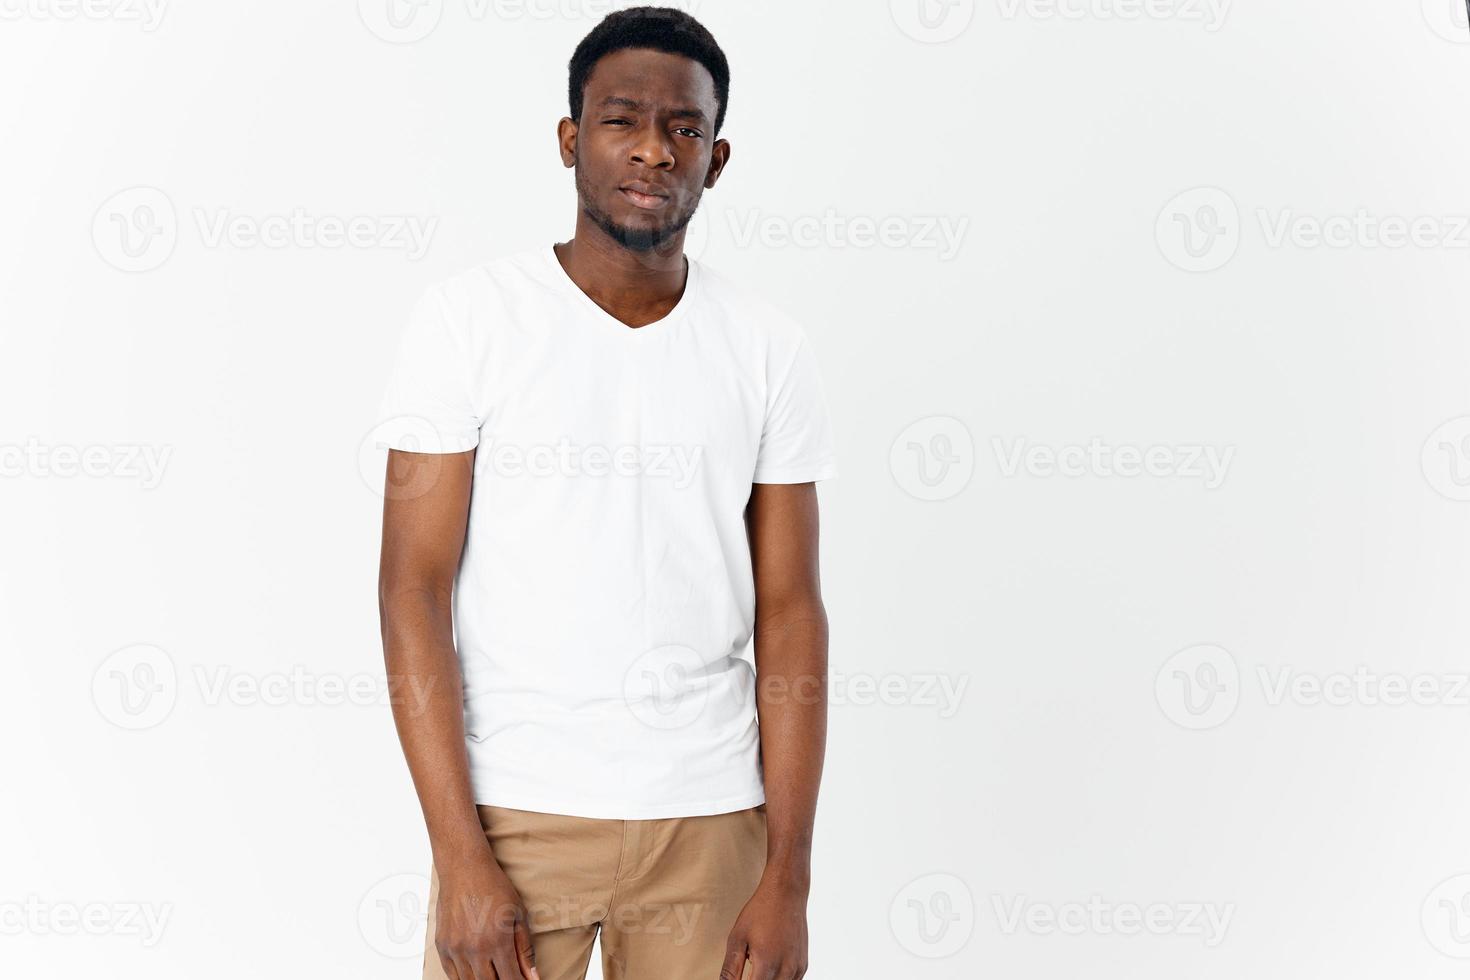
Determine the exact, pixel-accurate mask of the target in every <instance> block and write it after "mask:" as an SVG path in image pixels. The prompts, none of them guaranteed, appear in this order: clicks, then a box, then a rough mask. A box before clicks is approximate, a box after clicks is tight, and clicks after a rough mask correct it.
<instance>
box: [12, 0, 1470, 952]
mask: <svg viewBox="0 0 1470 980" xmlns="http://www.w3.org/2000/svg"><path fill="white" fill-rule="evenodd" d="M393 2H394V3H396V4H398V5H397V6H395V7H390V6H389V5H388V4H389V0H362V3H360V4H354V3H352V2H327V0H292V2H286V0H257V2H252V3H249V4H223V3H209V2H205V0H0V79H3V82H4V91H5V93H6V97H5V98H4V99H3V100H0V132H3V134H4V149H3V153H0V168H3V177H4V181H3V189H0V317H3V349H0V363H3V369H4V382H3V386H0V466H3V479H0V501H3V506H0V542H3V543H0V554H3V556H4V557H3V564H0V576H3V577H0V587H3V594H0V642H3V648H4V678H3V684H0V690H3V695H0V697H3V699H4V700H3V705H4V707H3V711H0V738H3V744H4V754H3V759H4V761H3V763H0V764H3V766H4V774H3V778H4V786H5V791H6V792H5V797H6V800H5V803H4V805H3V806H0V973H3V974H4V975H5V976H7V977H8V976H14V977H39V976H59V977H68V978H70V977H77V978H81V977H116V978H150V980H152V978H160V977H165V978H185V977H206V976H207V977H211V978H250V980H257V978H260V977H283V978H284V977H291V978H295V977H315V976H323V977H349V976H350V977H362V978H369V977H371V978H384V980H386V978H407V977H414V976H417V969H418V966H417V961H418V956H419V950H420V948H421V946H420V944H421V942H422V935H421V934H422V928H423V925H422V915H423V911H424V909H423V901H424V898H425V893H426V891H427V881H426V879H425V877H424V875H425V874H426V872H427V862H428V857H429V851H428V844H427V839H426V836H425V834H424V830H423V826H422V822H421V819H420V815H419V812H418V808H417V803H416V801H415V799H414V796H413V793H412V788H411V786H410V783H409V779H408V775H407V770H406V767H405V765H404V764H403V761H402V757H401V755H400V753H399V749H398V746H397V742H396V739H395V735H394V732H393V728H392V725H391V720H390V717H389V711H388V708H387V707H386V705H385V703H384V698H383V693H384V691H383V683H382V680H381V672H382V666H381V652H380V647H379V642H378V633H377V610H376V601H375V592H374V589H375V577H376V555H377V547H378V522H379V513H380V500H379V497H378V495H377V492H376V490H375V485H376V483H377V482H378V480H379V479H380V472H381V470H380V467H381V465H382V461H381V457H380V456H378V455H377V454H375V453H374V452H372V451H371V450H370V449H369V450H366V451H364V450H362V448H361V447H362V444H363V440H364V437H365V436H366V435H367V434H368V432H369V430H370V428H371V427H372V426H373V424H374V423H375V422H376V421H377V420H376V419H375V418H374V413H375V411H376V408H377V399H378V396H379V393H380V391H381V388H382V384H383V382H384V379H385V377H386V372H387V367H388V359H389V357H390V355H391V353H392V345H393V342H394V340H395V338H396V336H397V333H398V331H399V329H400V328H401V324H402V322H403V317H404V316H405V314H406V313H407V310H408V307H409V304H410V303H411V302H412V300H413V298H414V297H415V296H416V295H417V294H418V292H419V291H420V290H421V289H422V287H423V286H424V285H426V284H427V283H429V282H432V281H434V280H436V279H440V278H443V277H445V276H447V275H450V274H452V273H454V272H457V271H459V270H461V269H464V268H466V267H468V266H471V265H473V264H475V263H477V262H480V261H483V260H485V259H488V258H492V257H495V256H497V255H502V254H505V253H508V252H510V251H514V250H517V249H520V248H524V247H527V246H529V245H532V244H536V243H545V242H548V241H551V240H553V239H564V238H565V237H567V236H568V235H569V234H570V231H571V226H572V219H573V217H574V203H573V199H572V183H571V176H570V174H569V172H567V171H564V170H562V169H561V167H560V164H559V161H558V160H557V156H556V152H555V144H554V128H555V123H556V120H557V118H558V117H559V116H560V115H561V114H562V113H563V112H564V111H565V110H564V101H565V94H564V93H565V85H566V83H565V64H566V60H567V58H568V57H569V55H570V53H571V50H572V48H573V47H574V45H575V44H576V42H577V40H578V39H579V38H580V37H581V36H582V35H583V34H584V33H585V32H586V31H587V30H589V29H590V28H591V27H592V26H593V24H594V23H595V22H596V21H597V20H598V19H599V18H600V16H601V15H602V14H603V13H605V12H606V10H607V9H608V5H607V4H606V3H599V2H597V0H418V5H417V6H414V5H413V4H412V3H407V2H405V0H393ZM921 4H922V5H921ZM690 9H692V10H693V12H694V13H696V14H697V15H698V16H699V17H700V18H701V19H702V20H703V21H704V22H705V23H706V24H707V25H708V26H709V27H710V28H711V30H712V31H713V32H714V33H715V35H716V37H717V38H719V40H720V41H721V43H722V45H723V46H724V47H725V49H726V51H727V52H728V54H729V56H730V60H731V63H732V66H733V75H734V81H733V89H732V96H731V106H730V115H729V121H728V124H727V128H726V132H725V135H727V136H728V137H729V138H730V140H731V141H732V143H733V145H734V153H733V158H732V161H731V164H730V166H729V168H728V170H727V171H726V175H725V178H724V179H723V181H722V182H721V184H720V186H719V187H718V188H717V190H716V191H714V192H712V193H711V194H709V195H707V197H706V203H705V207H704V209H703V211H702V212H701V215H700V217H699V218H698V219H697V221H696V225H695V234H694V236H693V237H692V239H691V251H692V252H694V253H695V254H697V255H698V256H699V257H700V258H701V259H703V260H704V261H706V262H707V263H709V264H710V265H712V266H714V267H716V268H720V269H722V270H724V271H725V272H727V273H729V274H731V275H732V276H735V277H737V278H739V279H741V280H743V281H746V282H748V283H750V284H751V285H754V286H756V287H757V288H758V289H759V290H760V291H762V292H764V293H765V294H766V295H768V296H770V297H771V298H772V299H774V300H775V301H776V302H777V303H778V304H780V305H783V306H785V307H786V308H787V309H789V310H790V311H791V312H793V313H794V314H796V315H797V316H798V317H799V318H800V319H802V320H803V321H804V322H805V323H806V324H807V327H808V332H809V335H810V337H811V339H812V341H813V346H814V347H815V348H816V350H817V353H818V356H819V359H820V361H821V363H822V365H823V368H824V371H825V374H826V377H827V388H828V394H829V398H830V401H831V403H832V409H833V414H834V418H835V421H836V425H837V428H838V432H839V439H840V452H841V465H842V469H843V475H842V476H841V478H839V479H838V480H836V481H834V482H832V483H830V484H825V485H824V486H823V487H822V490H821V494H822V500H823V506H824V513H823V518H824V542H823V550H824V577H825V588H826V595H827V600H828V606H829V612H830V614H831V619H832V624H833V630H832V636H833V645H832V670H833V700H834V704H833V711H832V722H831V728H832V731H831V747H830V752H829V759H828V770H827V776H826V780H825V783H824V791H823V796H822V804H821V810H820V814H819V821H818V840H817V850H816V857H815V864H816V867H815V883H814V887H813V893H812V903H811V924H812V964H813V966H812V971H811V974H810V975H811V976H812V977H814V978H836V977H862V978H867V977H873V978H877V977H918V978H933V980H941V978H944V980H948V978H964V980H970V978H974V977H977V976H985V977H1002V978H1054V977H1089V978H1093V977H1097V978H1120V980H1121V978H1127V980H1138V978H1170V980H1174V978H1180V977H1189V978H1192V980H1213V978H1242V977H1251V978H1258V977H1282V978H1301V977H1317V976H1321V977H1329V976H1330V977H1334V978H1343V977H1353V978H1356V977H1410V976H1412V977H1415V978H1421V980H1432V978H1439V977H1460V976H1463V975H1464V970H1465V966H1466V964H1465V962H1464V960H1465V959H1466V958H1470V839H1467V833H1466V831H1467V827H1470V812H1467V811H1470V781H1467V779H1466V776H1467V774H1470V773H1467V764H1466V761H1465V760H1466V753H1465V751H1464V746H1465V740H1466V737H1467V734H1470V686H1467V683H1466V679H1467V676H1470V649H1467V638H1466V629H1465V623H1466V606H1465V599H1466V596H1467V586H1470V548H1467V547H1466V545H1467V541H1470V384H1467V369H1470V342H1467V333H1466V326H1467V310H1470V289H1467V282H1466V271H1467V259H1470V188H1467V181H1466V169H1467V157H1470V130H1467V127H1466V125H1465V122H1464V120H1465V107H1466V104H1467V96H1470V83H1467V78H1470V71H1467V62H1470V30H1467V27H1466V23H1465V11H1464V9H1463V6H1462V5H1461V4H1460V3H1459V2H1458V0H1425V2H1424V3H1423V4H1422V5H1421V3H1420V0H1398V2H1395V3H1382V2H1377V0H1374V2H1370V0H1351V2H1327V0H1317V2H1306V0H1287V2H1277V3H1266V2H1259V0H1258V2H1253V3H1238V4H1237V3H1232V2H1229V0H893V2H892V4H891V5H890V4H888V3H886V2H884V0H863V2H858V3H852V2H845V3H838V2H836V0H828V2H822V3H816V2H812V3H777V2H775V0H741V2H738V3H736V2H734V0H700V2H699V3H698V5H697V6H693V7H691V8H690ZM364 473H365V474H366V479H365V478H364ZM416 929H417V931H416ZM594 970H595V967H594ZM595 975H596V973H594V976H595ZM710 980H713V978H710Z"/></svg>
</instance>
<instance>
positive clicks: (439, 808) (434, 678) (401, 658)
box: [380, 588, 490, 875]
mask: <svg viewBox="0 0 1470 980" xmlns="http://www.w3.org/2000/svg"><path fill="white" fill-rule="evenodd" d="M380 611H381V619H382V631H383V655H384V660H385V662H386V664H387V669H388V676H389V679H390V687H391V689H392V690H393V692H394V697H393V699H392V700H393V720H394V723H395V725H396V726H397V729H398V738H399V741H400V742H401V743H402V746H403V754H404V757H405V759H407V761H408V769H409V773H410V774H411V775H412V777H413V784H414V789H415V790H416V791H417V793H418V797H419V804H420V806H421V807H422V809H423V813H424V822H425V824H426V825H427V827H428V831H429V843H430V846H431V848H432V849H433V853H434V864H435V867H436V868H438V869H440V873H441V875H442V874H444V872H445V871H446V870H448V869H452V868H454V867H455V866H457V865H461V864H463V863H464V862H465V861H466V860H473V859H476V858H480V857H484V856H486V855H487V854H488V853H489V849H490V845H489V842H488V841H487V840H486V838H485V834H484V830H483V829H482V828H481V826H480V821H479V817H478V815H477V814H476V811H475V801H474V795H473V791H472V789H471V785H470V762H469V753H468V751H467V750H466V748H465V735H464V701H463V683H462V680H461V676H460V666H459V657H458V654H456V652H455V649H454V628H453V624H452V617H451V613H450V606H449V597H448V595H447V594H435V593H434V592H433V591H431V590H425V589H419V588H404V589H397V590H395V589H392V588H388V589H385V590H384V591H383V592H382V594H381V597H380Z"/></svg>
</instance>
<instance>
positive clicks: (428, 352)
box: [374, 287, 480, 453]
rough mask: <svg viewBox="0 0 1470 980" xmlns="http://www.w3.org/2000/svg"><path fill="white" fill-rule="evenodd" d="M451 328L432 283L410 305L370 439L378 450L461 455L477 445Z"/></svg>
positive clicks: (462, 357) (463, 363)
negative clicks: (376, 424)
mask: <svg viewBox="0 0 1470 980" xmlns="http://www.w3.org/2000/svg"><path fill="white" fill-rule="evenodd" d="M457 326H458V325H457V324H456V323H455V322H454V320H453V318H452V317H451V316H450V313H449V309H448V307H447V306H446V304H445V301H444V297H443V294H442V293H441V292H440V290H439V289H437V288H435V287H430V288H429V289H428V290H426V291H425V292H424V294H423V295H422V296H421V297H420V298H419V301H418V302H417V303H416V304H415V305H414V308H413V312H412V313H410V314H409V318H408V325H407V326H406V327H405V328H404V330H403V334H402V338H401V340H400V341H399V344H398V350H397V354H396V356H395V358H394V361H393V366H392V369H391V372H390V373H389V376H388V386H387V388H386V390H385V391H384V392H383V398H382V402H381V404H380V405H379V409H378V411H379V415H378V419H379V424H378V427H377V428H376V429H375V430H374V438H375V441H376V442H377V444H378V446H379V447H380V448H383V449H399V450H403V451H405V452H414V453H462V452H467V451H469V450H471V449H474V448H475V447H476V446H477V445H479V442H480V419H479V418H478V416H477V414H476V409H475V405H474V401H473V399H472V397H471V387H470V384H469V363H468V358H467V357H466V353H465V350H464V345H463V344H462V343H461V342H460V338H459V335H458V329H457Z"/></svg>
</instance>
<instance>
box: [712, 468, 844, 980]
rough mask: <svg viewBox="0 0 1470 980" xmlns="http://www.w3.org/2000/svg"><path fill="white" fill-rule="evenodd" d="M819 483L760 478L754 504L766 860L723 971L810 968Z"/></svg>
mask: <svg viewBox="0 0 1470 980" xmlns="http://www.w3.org/2000/svg"><path fill="white" fill-rule="evenodd" d="M817 524H818V520H817V490H816V486H815V484H811V483H798V484H756V485H755V486H754V488H753V489H752V491H751V495H750V504H749V507H748V509H747V511H746V526H747V528H748V531H749V535H750V544H751V561H752V564H753V568H754V572H755V664H756V710H757V713H758V715H759V718H760V739H761V759H762V765H763V769H764V775H765V785H766V840H767V844H766V869H765V872H764V873H763V874H762V876H761V880H760V884H759V885H757V886H756V890H755V894H754V895H752V896H751V899H750V901H749V902H748V903H746V906H745V908H744V910H743V911H742V912H741V913H740V917H739V918H738V919H737V920H736V922H735V927H734V929H733V930H732V931H731V934H730V941H729V943H728V945H727V947H726V956H725V966H724V969H723V970H721V973H720V977H721V980H740V977H741V976H742V974H741V970H742V967H743V965H744V961H745V959H746V958H747V956H748V957H749V959H750V961H751V965H752V968H753V971H754V972H753V974H752V980H798V978H800V977H801V976H802V975H803V974H804V973H805V972H806V968H807V929H806V902H807V894H808V892H809V890H810V886H811V849H812V825H813V823H814V821H815V819H816V812H817V790H818V787H819V785H820V784H821V780H822V756H823V753H824V751H825V749H826V740H827V612H826V609H825V608H824V607H823V605H822V591H821V583H820V577H819V575H818V567H817V566H818V562H817Z"/></svg>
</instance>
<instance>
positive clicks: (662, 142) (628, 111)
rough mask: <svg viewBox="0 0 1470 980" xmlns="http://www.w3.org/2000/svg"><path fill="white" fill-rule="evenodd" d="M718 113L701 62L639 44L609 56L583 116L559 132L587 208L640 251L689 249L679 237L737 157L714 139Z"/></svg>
mask: <svg viewBox="0 0 1470 980" xmlns="http://www.w3.org/2000/svg"><path fill="white" fill-rule="evenodd" d="M718 107H719V104H718V102H717V101H716V100H715V83H714V79H713V78H711V77H710V73H709V71H708V70H706V69H705V67H704V66H703V65H701V64H699V63H698V62H696V61H694V60H693V59H690V58H685V57H683V56H681V55H675V54H667V53H665V52H662V51H650V50H647V49H643V48H630V49H626V50H623V51H615V52H613V53H612V54H610V55H607V56H606V57H604V58H602V59H601V60H599V61H598V62H597V64H596V66H594V67H593V69H592V72H591V74H590V75H589V76H588V78H587V84H586V87H585V88H584V89H583V93H582V118H581V119H580V120H572V119H563V120H562V121H561V127H560V130H559V135H560V139H561V155H562V163H563V164H564V165H566V166H568V167H575V168H576V178H577V197H578V201H579V204H580V205H581V208H582V212H583V213H584V214H585V215H586V216H587V217H588V218H589V219H591V220H592V222H593V223H595V224H596V225H597V226H598V227H599V228H601V229H602V230H603V231H604V232H606V233H607V234H608V235H609V236H610V237H611V238H612V239H613V240H614V241H616V242H617V243H618V244H619V245H621V246H623V247H624V248H627V249H631V250H633V251H635V252H651V251H655V250H658V249H659V248H660V246H665V247H673V246H679V247H682V241H683V240H682V236H680V234H679V233H680V232H682V231H683V230H684V226H685V225H687V224H688V223H689V219H690V218H692V217H693V216H694V211H695V208H697V207H698V206H699V199H700V196H701V195H702V194H703V193H704V189H705V188H707V187H713V186H715V181H716V180H718V179H719V176H720V171H721V170H722V169H723V168H724V166H725V161H726V160H727V159H728V158H729V154H730V144H729V143H727V142H725V141H724V140H717V139H715V138H714V128H715V112H716V111H717V109H718Z"/></svg>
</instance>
